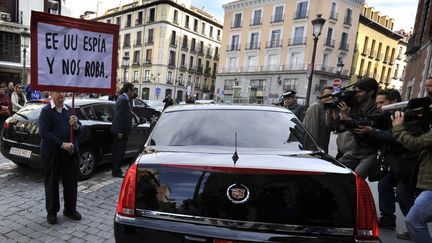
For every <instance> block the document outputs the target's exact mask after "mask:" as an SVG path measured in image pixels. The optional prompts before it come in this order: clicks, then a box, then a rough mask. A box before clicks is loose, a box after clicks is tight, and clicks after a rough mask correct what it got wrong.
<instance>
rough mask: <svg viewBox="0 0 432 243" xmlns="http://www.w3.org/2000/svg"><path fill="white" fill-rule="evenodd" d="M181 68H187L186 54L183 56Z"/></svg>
mask: <svg viewBox="0 0 432 243" xmlns="http://www.w3.org/2000/svg"><path fill="white" fill-rule="evenodd" d="M180 67H186V55H185V54H182V55H181V59H180Z"/></svg>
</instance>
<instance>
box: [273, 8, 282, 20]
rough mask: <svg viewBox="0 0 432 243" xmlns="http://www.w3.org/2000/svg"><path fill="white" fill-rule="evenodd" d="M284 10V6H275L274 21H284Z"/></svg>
mask: <svg viewBox="0 0 432 243" xmlns="http://www.w3.org/2000/svg"><path fill="white" fill-rule="evenodd" d="M283 12H284V7H283V6H277V7H276V8H275V13H274V17H273V22H274V23H276V22H282V21H283V14H284V13H283Z"/></svg>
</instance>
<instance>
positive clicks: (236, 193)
mask: <svg viewBox="0 0 432 243" xmlns="http://www.w3.org/2000/svg"><path fill="white" fill-rule="evenodd" d="M249 194H250V192H249V188H247V187H246V186H245V185H243V184H232V185H231V186H229V187H228V189H227V197H228V199H229V200H230V201H231V202H232V203H235V204H241V203H245V202H246V201H247V200H248V199H249Z"/></svg>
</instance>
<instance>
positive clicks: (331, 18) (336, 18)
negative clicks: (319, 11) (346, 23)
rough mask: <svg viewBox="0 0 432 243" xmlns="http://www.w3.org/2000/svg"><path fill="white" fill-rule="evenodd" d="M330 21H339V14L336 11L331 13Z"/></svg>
mask: <svg viewBox="0 0 432 243" xmlns="http://www.w3.org/2000/svg"><path fill="white" fill-rule="evenodd" d="M329 19H330V20H333V21H337V20H338V13H337V12H336V11H331V12H330V16H329Z"/></svg>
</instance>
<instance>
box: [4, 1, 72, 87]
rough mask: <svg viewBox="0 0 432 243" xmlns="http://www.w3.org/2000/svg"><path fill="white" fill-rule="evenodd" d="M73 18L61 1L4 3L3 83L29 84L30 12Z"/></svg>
mask: <svg viewBox="0 0 432 243" xmlns="http://www.w3.org/2000/svg"><path fill="white" fill-rule="evenodd" d="M32 10H35V11H41V12H47V13H51V14H63V15H70V9H69V8H68V7H67V5H65V4H63V2H62V1H60V0H21V1H18V0H2V1H1V5H0V83H9V82H13V83H14V84H17V83H24V84H26V83H28V82H29V81H30V14H31V11H32Z"/></svg>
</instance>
